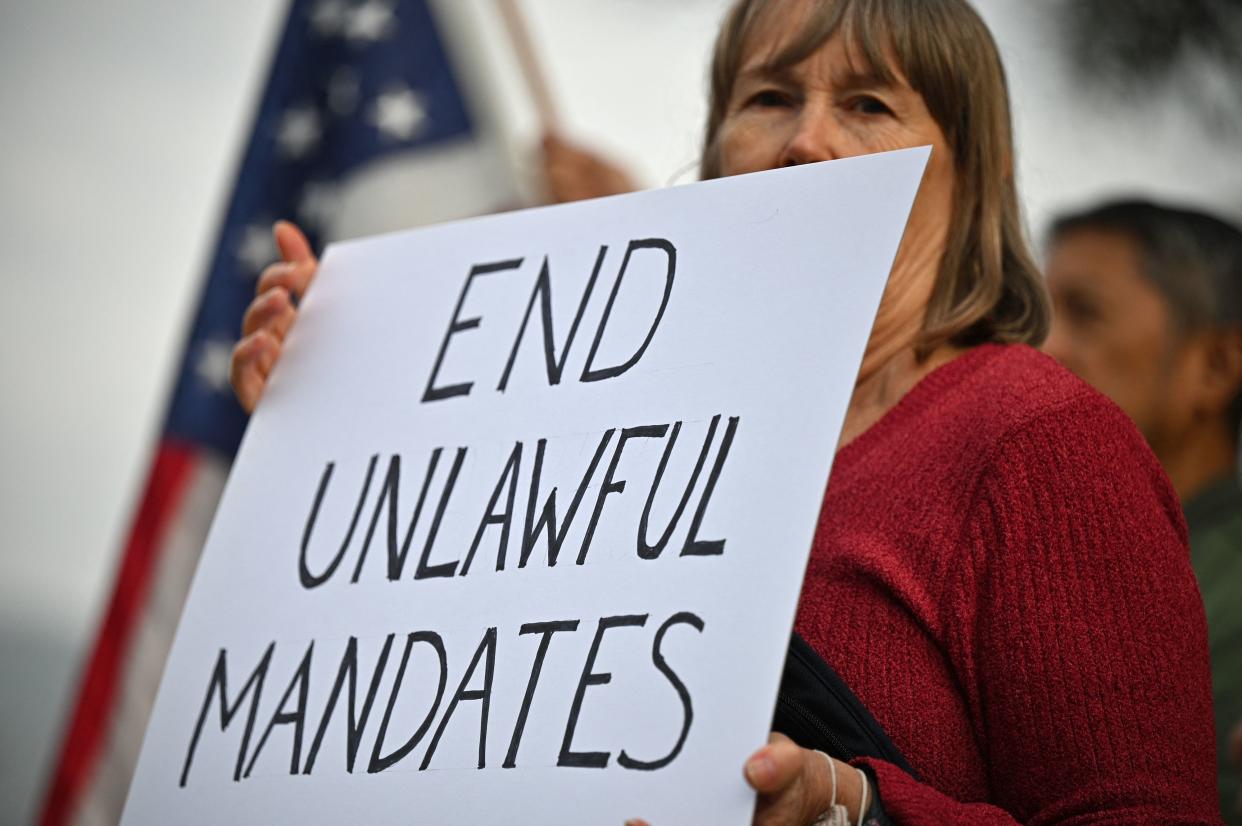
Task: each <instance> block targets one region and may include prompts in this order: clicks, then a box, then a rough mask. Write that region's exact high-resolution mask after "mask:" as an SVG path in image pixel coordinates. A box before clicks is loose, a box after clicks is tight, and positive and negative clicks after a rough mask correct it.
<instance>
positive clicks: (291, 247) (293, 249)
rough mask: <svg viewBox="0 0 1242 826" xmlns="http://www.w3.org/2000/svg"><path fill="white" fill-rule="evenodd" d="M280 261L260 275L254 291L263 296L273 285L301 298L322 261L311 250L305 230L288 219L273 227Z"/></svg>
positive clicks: (270, 265)
mask: <svg viewBox="0 0 1242 826" xmlns="http://www.w3.org/2000/svg"><path fill="white" fill-rule="evenodd" d="M272 233H273V234H274V235H275V237H276V246H277V247H278V248H279V249H280V257H281V260H280V261H277V262H276V263H274V264H269V265H268V266H267V267H266V268H264V270H263V273H262V274H261V275H260V276H259V283H258V284H257V285H256V286H255V293H256V294H257V295H262V294H263V293H265V292H267V291H268V290H270V289H272V288H273V287H283V288H285V289H286V290H288V291H289V294H290V295H291V296H293V297H294V298H301V297H302V294H303V293H305V292H306V288H307V286H309V285H310V282H311V279H313V278H314V277H315V271H316V270H317V269H318V267H319V261H318V259H316V258H315V254H314V253H313V252H312V251H311V248H310V242H309V241H307V240H306V236H305V235H303V234H302V230H300V229H298V228H297V227H296V226H295V225H293V224H291V223H289V222H288V221H277V222H276V226H275V227H274V228H273V229H272Z"/></svg>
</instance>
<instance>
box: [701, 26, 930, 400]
mask: <svg viewBox="0 0 1242 826" xmlns="http://www.w3.org/2000/svg"><path fill="white" fill-rule="evenodd" d="M804 8H805V7H804ZM790 11H791V12H793V13H792V14H790V15H788V16H787V17H786V19H787V20H789V21H790V22H792V23H793V24H794V25H795V26H796V24H797V22H798V18H799V15H798V14H797V10H796V9H790ZM796 31H797V29H796V28H793V29H792V30H791V28H790V26H788V25H782V24H781V23H776V22H774V24H772V25H769V26H768V27H767V31H765V32H761V33H760V34H758V35H757V36H756V37H754V38H753V40H754V42H753V43H752V44H751V46H750V48H749V50H748V52H747V53H746V55H745V56H744V57H743V60H742V67H741V70H740V72H739V73H738V77H737V81H736V83H735V84H734V88H733V93H732V96H731V97H730V99H729V103H728V108H727V110H726V113H725V118H724V121H723V122H722V123H721V126H720V130H719V133H718V144H717V148H718V151H719V152H720V168H721V170H722V174H724V175H736V174H739V173H743V172H757V171H760V170H765V169H776V168H779V167H784V166H793V165H795V164H803V163H811V162H814V161H826V160H832V159H835V158H848V157H852V156H856V155H866V154H869V153H872V152H884V151H886V150H890V149H902V148H908V147H914V146H927V145H929V144H930V145H931V146H932V154H931V158H930V160H929V161H928V165H927V170H926V172H925V173H924V176H923V181H922V184H921V186H920V188H919V193H918V197H917V198H916V200H915V204H914V209H913V211H912V213H911V215H910V222H909V224H908V225H907V227H906V232H905V235H904V237H903V238H902V242H901V248H900V249H899V251H898V254H897V260H896V261H895V262H894V265H893V271H892V274H891V275H890V277H889V283H888V288H887V289H886V291H885V293H884V299H883V302H882V303H881V306H880V313H879V315H878V316H877V319H876V325H875V327H874V329H873V331H872V339H871V343H870V345H869V347H868V356H869V359H867V360H864V365H863V373H864V374H866V373H867V371H868V369H869V367H870V368H871V369H874V368H875V367H876V366H878V365H877V364H876V362H877V361H879V362H883V361H884V360H885V359H886V358H887V356H890V355H892V354H893V353H895V352H896V351H897V350H899V349H901V348H902V347H904V346H907V345H908V344H909V343H910V341H911V340H912V339H913V338H914V337H915V336H917V335H918V332H919V330H920V329H921V327H922V321H923V315H924V313H925V311H926V307H927V303H928V301H929V300H930V298H931V293H932V289H933V287H934V286H935V283H936V277H937V275H938V274H939V268H940V261H941V258H942V257H943V254H944V248H945V243H946V239H947V237H948V229H949V223H950V220H951V215H952V206H953V186H954V170H953V155H952V152H951V151H950V149H949V146H948V142H947V141H946V139H945V137H944V134H943V132H942V131H941V129H940V126H939V125H938V124H937V123H936V121H935V119H934V118H932V116H931V113H930V112H928V110H927V106H926V104H924V102H923V98H922V96H921V95H919V93H918V92H916V91H914V89H912V88H910V85H909V83H908V82H907V81H906V79H905V78H904V77H903V76H902V75H901V74H900V73H898V72H896V70H895V68H894V73H893V74H894V79H893V81H892V82H891V83H889V82H885V81H883V80H881V79H880V78H879V77H877V76H875V73H874V72H871V71H867V63H866V61H865V60H864V59H862V57H861V56H860V55H856V54H854V53H853V51H852V50H851V49H850V48H849V46H848V45H847V41H846V39H845V38H844V37H843V36H842V35H841V34H839V33H838V34H836V35H834V36H833V37H832V38H831V39H829V40H828V41H827V42H826V43H825V44H824V45H823V46H821V47H820V48H819V50H818V51H816V52H815V53H814V54H812V55H811V56H810V57H808V58H807V59H806V60H804V61H803V62H802V63H799V64H798V65H796V66H793V67H790V68H787V69H776V68H774V67H773V66H772V61H773V58H774V57H775V56H776V55H778V54H780V52H781V49H782V48H783V46H784V45H785V43H786V42H787V41H788V39H789V38H791V37H792V36H793V35H794V33H795V32H796ZM868 361H870V362H871V364H870V365H868V363H867V362H868ZM860 378H861V377H860Z"/></svg>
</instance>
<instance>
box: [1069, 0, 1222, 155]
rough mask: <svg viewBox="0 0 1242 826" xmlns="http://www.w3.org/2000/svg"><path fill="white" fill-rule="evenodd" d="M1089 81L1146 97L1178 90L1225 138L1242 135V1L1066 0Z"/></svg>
mask: <svg viewBox="0 0 1242 826" xmlns="http://www.w3.org/2000/svg"><path fill="white" fill-rule="evenodd" d="M1058 5H1059V9H1058V12H1059V13H1058V15H1057V18H1058V24H1059V26H1060V28H1061V30H1062V34H1063V36H1064V41H1063V42H1064V43H1065V44H1066V46H1067V49H1068V54H1069V57H1070V59H1071V61H1072V62H1073V64H1074V66H1075V67H1076V68H1077V70H1078V71H1079V72H1080V73H1081V75H1082V77H1083V79H1084V82H1085V83H1086V84H1087V85H1089V86H1092V87H1094V88H1095V89H1096V90H1097V91H1100V92H1103V93H1105V94H1106V95H1108V96H1111V97H1119V98H1122V99H1124V100H1127V101H1132V102H1138V101H1141V100H1143V99H1150V98H1152V97H1158V96H1164V95H1170V94H1171V95H1176V96H1180V97H1182V98H1183V99H1184V101H1185V103H1186V104H1187V106H1188V107H1189V108H1190V109H1191V110H1192V111H1194V112H1195V113H1196V114H1197V115H1198V116H1199V117H1201V118H1202V120H1203V123H1204V126H1205V127H1206V128H1208V129H1210V130H1211V131H1213V132H1216V133H1219V134H1220V135H1221V136H1222V137H1231V138H1232V137H1237V136H1238V135H1240V134H1242V0H1059V3H1058Z"/></svg>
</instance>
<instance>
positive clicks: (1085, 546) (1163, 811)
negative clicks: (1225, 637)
mask: <svg viewBox="0 0 1242 826" xmlns="http://www.w3.org/2000/svg"><path fill="white" fill-rule="evenodd" d="M1061 401H1062V403H1060V404H1058V405H1057V406H1055V407H1053V408H1050V409H1043V410H1037V411H1035V412H1033V413H1032V415H1030V416H1029V417H1028V418H1026V419H1025V420H1023V421H1020V422H1018V423H1016V424H1015V425H1014V426H1013V427H1012V428H1011V429H1010V430H1009V432H1007V434H1006V435H1005V436H1004V438H1002V439H1000V440H998V441H997V443H996V445H995V448H994V450H993V451H992V452H991V456H990V457H989V458H988V460H987V461H986V463H985V464H984V467H983V468H982V469H981V470H980V473H979V475H978V477H977V479H976V481H975V483H974V484H975V485H976V486H977V488H976V491H975V494H974V495H973V496H972V497H971V498H970V502H971V505H970V512H969V513H968V514H966V517H965V519H964V520H963V528H962V535H961V536H960V538H959V539H958V540H957V541H958V542H959V543H960V545H959V547H960V548H961V549H962V550H963V552H964V559H963V562H964V564H962V565H961V566H959V567H958V569H957V570H956V571H954V572H953V573H952V577H953V581H952V582H951V583H948V585H949V587H948V589H947V590H946V594H947V597H946V598H945V599H944V601H943V604H942V611H943V612H944V617H943V622H944V627H945V628H946V629H949V633H948V636H947V639H946V645H947V647H948V649H949V650H948V651H947V652H946V655H947V656H948V658H949V659H950V660H951V661H952V663H953V670H954V672H955V673H956V675H957V678H958V680H959V681H960V683H961V685H960V689H961V691H962V693H963V695H964V697H965V701H966V704H967V712H968V716H969V718H970V721H971V725H972V726H973V727H974V728H975V731H974V732H973V734H974V737H975V740H976V742H978V743H979V744H980V749H981V751H982V754H983V758H984V761H985V763H986V772H987V783H988V786H989V788H990V793H989V795H988V798H989V800H990V801H991V802H992V803H993V804H995V805H985V804H964V803H960V802H957V801H955V800H952V799H950V798H949V797H947V796H945V795H944V794H942V793H941V792H939V791H937V790H935V789H933V788H931V787H930V786H928V785H924V784H922V783H919V782H917V781H915V780H914V779H912V778H911V777H910V776H909V775H907V774H905V773H904V772H902V771H901V770H900V769H898V768H896V767H894V766H892V765H889V764H887V763H882V762H878V761H867V762H868V765H870V766H871V767H872V768H873V769H874V770H875V772H876V775H877V779H878V786H879V794H880V798H881V800H882V801H883V805H884V808H885V809H886V811H887V813H888V815H889V817H890V818H891V819H892V821H893V822H894V823H896V824H902V826H922V825H923V824H926V825H927V826H932V825H933V824H935V826H943V824H950V823H951V824H979V826H983V825H984V824H1013V823H1027V824H1054V823H1055V824H1217V823H1219V822H1220V820H1219V814H1218V813H1217V812H1216V791H1215V786H1216V780H1215V777H1214V775H1213V773H1212V771H1211V769H1212V767H1211V765H1210V761H1204V760H1202V759H1198V756H1199V755H1203V754H1205V753H1206V752H1210V750H1211V742H1212V731H1211V694H1210V686H1209V683H1208V680H1207V674H1208V668H1207V659H1206V657H1207V653H1206V652H1207V645H1206V637H1205V624H1204V618H1203V612H1202V603H1201V601H1200V599H1199V595H1198V590H1197V587H1196V584H1195V580H1194V577H1193V574H1192V572H1191V569H1190V564H1189V553H1188V550H1187V546H1186V534H1185V526H1184V524H1183V522H1182V519H1181V513H1180V508H1179V506H1178V503H1177V501H1176V499H1175V498H1174V496H1173V493H1172V491H1171V489H1170V487H1169V485H1168V483H1167V480H1165V478H1164V477H1163V474H1162V473H1161V471H1160V469H1159V467H1158V466H1157V465H1156V463H1155V460H1154V459H1153V458H1152V456H1151V455H1150V452H1149V451H1147V450H1146V449H1145V447H1144V446H1143V445H1142V444H1141V442H1139V440H1138V439H1137V438H1136V435H1137V434H1136V433H1135V432H1134V428H1133V425H1132V424H1131V423H1130V422H1129V421H1127V420H1126V419H1125V418H1124V416H1123V415H1122V414H1121V413H1120V412H1119V411H1118V410H1117V409H1116V408H1114V407H1113V406H1112V405H1111V404H1109V403H1108V402H1107V401H1105V400H1104V399H1102V398H1101V397H1098V396H1096V395H1094V394H1089V393H1084V394H1080V395H1077V396H1076V397H1074V398H1070V399H1063V400H1061Z"/></svg>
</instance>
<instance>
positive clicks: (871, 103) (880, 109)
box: [850, 95, 893, 115]
mask: <svg viewBox="0 0 1242 826" xmlns="http://www.w3.org/2000/svg"><path fill="white" fill-rule="evenodd" d="M850 108H851V109H853V110H854V111H855V112H859V113H861V114H864V115H891V114H892V113H893V110H892V109H889V108H888V104H886V103H885V102H884V101H882V100H880V99H879V98H877V97H872V96H871V95H859V96H858V97H856V98H854V99H853V100H851V101H850Z"/></svg>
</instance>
